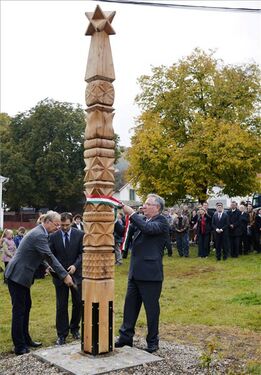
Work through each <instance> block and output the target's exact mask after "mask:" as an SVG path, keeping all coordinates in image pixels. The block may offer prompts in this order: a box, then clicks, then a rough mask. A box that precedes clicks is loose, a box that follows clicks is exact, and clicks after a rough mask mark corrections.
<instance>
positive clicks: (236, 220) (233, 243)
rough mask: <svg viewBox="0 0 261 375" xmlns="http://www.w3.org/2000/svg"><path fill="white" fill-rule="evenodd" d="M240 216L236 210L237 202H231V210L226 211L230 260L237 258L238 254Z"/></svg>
mask: <svg viewBox="0 0 261 375" xmlns="http://www.w3.org/2000/svg"><path fill="white" fill-rule="evenodd" d="M240 216H241V213H240V211H239V210H238V208H237V202H235V201H233V202H231V208H230V210H229V211H228V222H229V242H230V255H231V257H232V258H237V257H238V254H239V244H240Z"/></svg>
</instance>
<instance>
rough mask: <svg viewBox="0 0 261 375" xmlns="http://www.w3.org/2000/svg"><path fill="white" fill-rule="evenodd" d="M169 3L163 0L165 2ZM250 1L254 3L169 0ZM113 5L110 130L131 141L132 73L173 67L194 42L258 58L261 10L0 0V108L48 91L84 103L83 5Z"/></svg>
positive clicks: (239, 59) (232, 55)
mask: <svg viewBox="0 0 261 375" xmlns="http://www.w3.org/2000/svg"><path fill="white" fill-rule="evenodd" d="M164 2H165V3H167V2H168V1H166V0H165V1H164ZM172 3H177V4H180V3H182V4H189V3H193V5H196V4H204V5H211V6H218V5H221V6H231V7H255V8H260V6H261V3H260V1H250V0H249V1H236V0H235V1H228V0H224V1H214V0H212V1H193V2H191V1H172ZM97 4H99V5H100V6H101V8H102V9H103V10H116V16H115V18H114V20H113V22H112V26H113V28H114V30H115V31H116V35H113V36H111V37H110V40H111V47H112V53H113V60H114V67H115V74H116V80H115V82H114V87H115V103H114V108H115V117H114V123H113V125H114V130H115V132H116V133H117V134H119V136H120V138H121V144H122V145H126V146H128V145H129V144H130V136H131V132H130V129H131V128H133V126H134V118H135V116H137V115H138V113H139V111H138V108H137V107H136V106H135V105H134V98H135V96H136V95H137V94H138V92H139V87H138V85H137V78H138V77H139V76H141V75H142V74H149V73H150V69H151V66H158V65H162V64H164V65H171V64H173V63H174V62H177V61H178V60H179V59H180V58H182V57H184V56H187V55H188V54H190V53H191V52H192V50H193V49H194V48H196V47H200V48H202V49H204V50H208V49H217V53H216V57H218V58H222V59H223V60H224V62H225V63H228V64H242V63H249V62H256V63H259V64H260V63H261V19H260V18H261V16H260V13H259V14H257V13H255V14H252V13H237V12H217V11H199V10H181V9H174V8H159V7H148V6H136V5H127V4H122V5H120V4H108V3H102V2H101V1H100V2H99V1H62V0H61V1H22V0H19V1H11V0H1V99H0V111H1V112H6V113H8V114H9V115H11V116H13V115H16V114H17V113H18V112H24V111H26V110H28V109H30V108H32V107H34V106H35V105H36V104H37V103H38V102H39V101H40V100H43V99H45V98H46V97H49V98H53V99H55V100H58V101H66V102H70V103H79V104H81V105H82V106H83V108H85V107H86V105H85V101H84V94H85V87H86V83H85V81H84V75H85V69H86V63H87V56H88V49H89V43H90V37H87V36H85V35H84V34H85V30H86V28H87V25H88V20H87V18H86V16H85V12H86V11H93V10H94V9H95V7H96V5H97Z"/></svg>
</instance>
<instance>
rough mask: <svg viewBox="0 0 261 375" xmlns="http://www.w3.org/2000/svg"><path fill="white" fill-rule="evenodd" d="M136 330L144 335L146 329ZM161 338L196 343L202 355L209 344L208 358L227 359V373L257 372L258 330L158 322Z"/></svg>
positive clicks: (260, 360) (259, 353) (260, 353)
mask: <svg viewBox="0 0 261 375" xmlns="http://www.w3.org/2000/svg"><path fill="white" fill-rule="evenodd" d="M137 334H138V335H142V336H146V329H145V328H138V329H137ZM160 338H161V339H162V340H167V341H169V342H174V343H179V344H183V345H190V346H194V347H197V348H198V349H199V350H200V351H201V352H202V354H203V356H204V355H208V353H209V348H210V347H212V348H213V350H214V351H213V354H212V355H211V358H212V359H211V361H212V362H215V361H216V362H219V361H222V362H223V363H227V364H228V363H229V366H228V372H227V373H228V374H260V369H261V350H260V342H261V334H260V333H259V332H254V331H250V330H244V329H239V328H231V327H217V326H215V327H209V326H204V325H189V326H185V325H184V326H183V325H174V324H168V325H163V324H161V326H160ZM242 368H243V369H244V371H242Z"/></svg>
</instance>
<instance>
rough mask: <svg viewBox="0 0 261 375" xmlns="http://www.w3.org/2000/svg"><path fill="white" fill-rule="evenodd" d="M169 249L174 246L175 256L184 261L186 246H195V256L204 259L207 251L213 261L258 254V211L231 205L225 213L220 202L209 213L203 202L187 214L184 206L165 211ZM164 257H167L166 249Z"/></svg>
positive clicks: (249, 206)
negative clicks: (214, 259) (212, 255)
mask: <svg viewBox="0 0 261 375" xmlns="http://www.w3.org/2000/svg"><path fill="white" fill-rule="evenodd" d="M163 214H164V215H165V216H166V218H167V220H168V223H169V227H170V238H171V243H172V245H174V244H176V246H177V250H178V253H179V256H181V257H183V256H184V257H188V256H189V247H190V244H191V243H192V244H193V243H195V244H197V246H198V256H199V257H201V258H206V257H208V256H209V254H210V249H211V247H212V248H213V250H215V252H216V258H217V260H221V258H222V257H223V259H224V260H226V259H227V258H228V256H231V257H232V258H237V257H238V256H239V255H246V254H248V253H250V252H252V251H256V252H257V253H260V251H261V248H260V235H261V209H258V210H257V211H254V210H253V207H252V204H250V203H244V202H241V203H240V204H239V205H238V204H237V202H235V201H232V202H231V206H230V208H229V209H227V210H225V209H224V207H223V204H222V203H221V202H217V204H216V208H215V209H209V207H208V203H207V202H204V203H203V204H202V205H199V206H198V207H196V208H193V209H191V210H189V208H188V206H187V205H184V206H181V207H178V208H171V209H168V210H165V211H164V213H163ZM167 250H168V254H169V255H171V251H170V250H169V246H168V248H167Z"/></svg>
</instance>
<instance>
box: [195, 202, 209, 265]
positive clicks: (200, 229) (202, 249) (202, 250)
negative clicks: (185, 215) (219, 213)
mask: <svg viewBox="0 0 261 375" xmlns="http://www.w3.org/2000/svg"><path fill="white" fill-rule="evenodd" d="M211 229H212V223H211V218H210V216H209V215H208V214H207V212H206V210H205V209H204V208H203V207H200V209H199V218H198V222H197V240H198V256H199V257H201V258H206V257H207V256H208V255H209V251H208V250H209V241H210V235H211Z"/></svg>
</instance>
